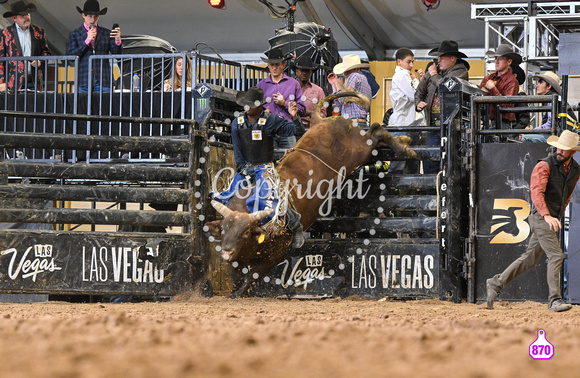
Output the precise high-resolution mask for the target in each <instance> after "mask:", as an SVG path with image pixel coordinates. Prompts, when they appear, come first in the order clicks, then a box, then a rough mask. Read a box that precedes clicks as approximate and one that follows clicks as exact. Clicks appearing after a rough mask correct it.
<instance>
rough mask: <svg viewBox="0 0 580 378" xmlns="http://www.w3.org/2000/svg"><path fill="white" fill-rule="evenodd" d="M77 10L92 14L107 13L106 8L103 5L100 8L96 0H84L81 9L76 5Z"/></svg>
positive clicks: (100, 14)
mask: <svg viewBox="0 0 580 378" xmlns="http://www.w3.org/2000/svg"><path fill="white" fill-rule="evenodd" d="M77 10H78V11H79V13H84V14H86V15H93V16H102V15H104V14H106V13H107V8H106V7H105V8H103V9H102V10H101V6H100V5H99V2H98V1H97V0H87V1H85V5H83V9H81V8H79V7H78V6H77Z"/></svg>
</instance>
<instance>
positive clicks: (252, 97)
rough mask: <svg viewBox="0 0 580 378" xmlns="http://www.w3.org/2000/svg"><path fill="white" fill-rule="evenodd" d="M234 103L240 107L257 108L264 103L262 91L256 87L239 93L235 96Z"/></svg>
mask: <svg viewBox="0 0 580 378" xmlns="http://www.w3.org/2000/svg"><path fill="white" fill-rule="evenodd" d="M236 102H237V103H238V105H241V106H249V107H250V108H257V107H258V106H260V105H263V104H264V103H265V101H264V90H263V89H262V88H258V87H251V88H250V89H248V90H247V91H239V92H238V93H237V94H236Z"/></svg>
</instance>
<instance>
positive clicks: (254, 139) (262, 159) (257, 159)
mask: <svg viewBox="0 0 580 378" xmlns="http://www.w3.org/2000/svg"><path fill="white" fill-rule="evenodd" d="M270 116H272V113H269V112H264V113H262V114H261V115H260V117H259V118H258V121H257V122H256V123H255V124H254V125H250V124H249V122H247V121H246V119H245V118H244V122H243V123H240V122H238V135H239V136H240V141H241V144H242V155H243V156H244V159H245V160H246V162H248V163H249V164H253V165H260V164H266V163H270V162H271V161H273V160H274V137H273V136H272V135H268V134H267V132H266V124H267V123H268V118H270Z"/></svg>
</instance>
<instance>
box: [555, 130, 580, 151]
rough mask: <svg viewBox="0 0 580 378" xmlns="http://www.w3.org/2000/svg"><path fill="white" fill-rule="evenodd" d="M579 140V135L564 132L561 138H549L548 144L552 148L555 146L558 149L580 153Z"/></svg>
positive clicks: (568, 131)
mask: <svg viewBox="0 0 580 378" xmlns="http://www.w3.org/2000/svg"><path fill="white" fill-rule="evenodd" d="M579 139H580V137H579V136H578V134H576V133H574V132H572V131H570V130H564V131H562V134H560V137H557V136H555V135H552V136H551V137H549V138H548V144H549V145H550V146H554V147H556V148H559V149H561V150H565V151H568V150H574V151H580V146H578V140H579Z"/></svg>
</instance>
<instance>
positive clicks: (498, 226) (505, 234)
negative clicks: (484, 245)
mask: <svg viewBox="0 0 580 378" xmlns="http://www.w3.org/2000/svg"><path fill="white" fill-rule="evenodd" d="M529 215H530V205H529V204H528V202H527V201H524V200H522V199H513V198H499V199H497V198H496V199H495V201H494V203H493V215H492V217H491V220H492V223H493V224H492V226H491V230H490V232H491V234H496V235H495V236H494V238H493V239H491V241H490V242H489V244H517V243H520V242H522V241H524V240H526V239H527V238H528V236H529V235H530V225H529V224H528V222H526V219H527V218H528V216H529Z"/></svg>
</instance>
